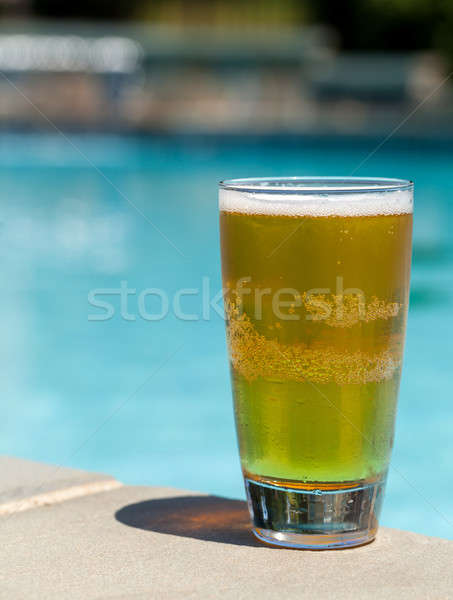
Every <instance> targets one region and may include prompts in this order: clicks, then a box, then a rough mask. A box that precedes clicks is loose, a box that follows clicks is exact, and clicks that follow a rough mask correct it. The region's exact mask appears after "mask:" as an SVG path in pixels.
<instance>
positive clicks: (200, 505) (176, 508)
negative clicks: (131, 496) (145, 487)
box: [115, 496, 263, 547]
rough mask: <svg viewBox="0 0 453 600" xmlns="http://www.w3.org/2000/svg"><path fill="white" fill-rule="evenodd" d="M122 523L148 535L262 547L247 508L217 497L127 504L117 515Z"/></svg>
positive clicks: (178, 498)
mask: <svg viewBox="0 0 453 600" xmlns="http://www.w3.org/2000/svg"><path fill="white" fill-rule="evenodd" d="M115 518H116V519H117V521H119V522H120V523H123V524H124V525H128V526H129V527H137V528H139V529H145V530H146V531H155V532H157V533H169V534H171V535H179V536H182V537H190V538H195V539H197V540H205V541H208V542H219V543H223V544H236V545H240V546H261V547H262V546H263V545H262V544H261V543H260V542H259V541H258V540H257V539H256V538H254V536H253V534H252V532H251V525H250V516H249V512H248V509H247V504H246V503H245V502H243V501H241V500H229V499H227V498H219V497H217V496H179V497H172V498H159V499H156V500H146V501H145V502H138V503H137V504H128V505H127V506H124V507H123V508H121V509H120V510H118V511H117V512H116V513H115Z"/></svg>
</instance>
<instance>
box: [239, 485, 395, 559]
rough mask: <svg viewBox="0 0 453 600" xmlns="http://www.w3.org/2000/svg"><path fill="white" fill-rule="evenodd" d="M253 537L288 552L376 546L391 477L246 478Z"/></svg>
mask: <svg viewBox="0 0 453 600" xmlns="http://www.w3.org/2000/svg"><path fill="white" fill-rule="evenodd" d="M244 479H245V488H246V492H247V499H248V505H249V510H250V515H251V517H252V524H253V533H254V535H255V536H256V537H257V538H258V539H260V540H261V541H263V542H266V543H268V544H272V545H275V546H283V547H287V548H306V549H310V550H328V549H334V548H348V547H352V546H360V545H361V544H366V543H367V542H371V541H372V540H373V539H374V538H375V536H376V531H377V528H378V519H379V514H380V511H381V505H382V499H383V495H384V487H385V476H384V477H382V478H380V479H379V480H377V481H369V482H367V481H363V480H361V481H357V482H347V484H345V483H341V484H340V483H339V484H334V483H324V484H323V483H321V482H319V483H317V484H315V485H310V488H309V489H308V486H307V489H304V488H303V487H301V486H302V485H303V484H297V487H294V486H289V485H288V484H289V483H292V482H286V484H285V483H284V482H279V483H278V484H277V485H276V484H275V483H267V482H263V481H257V480H254V479H250V478H249V477H245V478H244Z"/></svg>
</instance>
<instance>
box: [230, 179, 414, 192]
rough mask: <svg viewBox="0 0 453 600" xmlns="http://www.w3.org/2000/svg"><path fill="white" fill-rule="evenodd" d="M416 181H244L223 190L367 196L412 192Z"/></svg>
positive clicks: (235, 181) (234, 181)
mask: <svg viewBox="0 0 453 600" xmlns="http://www.w3.org/2000/svg"><path fill="white" fill-rule="evenodd" d="M413 187H414V183H413V181H410V180H409V179H398V178H393V177H354V176H347V177H335V176H332V177H330V176H329V177H323V176H319V177H314V176H301V177H299V176H291V177H244V178H240V179H225V180H223V181H220V182H219V188H220V189H223V190H230V191H234V192H246V193H247V192H248V193H253V194H260V193H261V194H284V195H286V194H298V195H310V194H317V195H319V194H363V193H382V192H398V191H408V190H409V191H412V190H413Z"/></svg>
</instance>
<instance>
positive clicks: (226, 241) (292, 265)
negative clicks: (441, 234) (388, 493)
mask: <svg viewBox="0 0 453 600" xmlns="http://www.w3.org/2000/svg"><path fill="white" fill-rule="evenodd" d="M219 207H220V234H221V250H222V274H223V287H224V306H225V317H226V329H227V341H228V350H229V357H230V366H231V380H232V388H233V397H234V410H235V419H236V429H237V435H238V441H239V451H240V456H241V465H242V470H243V474H244V481H245V488H246V494H247V499H248V505H249V509H250V514H251V519H252V526H253V532H254V534H255V536H256V537H258V538H259V539H260V540H262V541H264V542H267V543H269V544H274V545H278V546H285V547H295V548H311V549H327V548H341V547H348V546H357V545H359V544H364V543H366V542H369V541H371V540H373V539H374V537H375V535H376V531H377V527H378V519H379V514H380V510H381V505H382V499H383V494H384V487H385V482H386V476H387V469H388V466H389V460H390V454H391V450H392V445H393V435H394V422H395V413H396V404H397V396H398V387H399V382H400V376H401V366H402V357H403V345H404V336H405V328H406V316H407V308H408V299H409V275H410V262H411V236H412V212H413V184H412V183H411V182H410V181H405V180H400V179H382V178H367V179H362V178H356V177H345V178H333V177H325V178H311V177H288V178H263V179H261V178H253V179H236V180H230V181H224V182H222V183H221V184H220V193H219Z"/></svg>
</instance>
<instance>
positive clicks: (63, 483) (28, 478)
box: [0, 455, 114, 506]
mask: <svg viewBox="0 0 453 600" xmlns="http://www.w3.org/2000/svg"><path fill="white" fill-rule="evenodd" d="M107 481H108V482H111V481H114V479H113V477H110V475H102V474H100V473H89V472H88V471H80V470H78V469H69V468H67V467H60V466H58V465H46V464H44V463H38V462H34V461H31V460H24V459H22V458H16V457H14V456H3V455H0V506H1V505H3V504H5V503H12V502H14V501H21V500H24V499H27V498H30V497H32V496H36V495H42V494H46V493H49V492H54V491H57V490H63V489H66V488H70V487H74V486H87V485H90V484H92V483H95V482H107Z"/></svg>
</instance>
